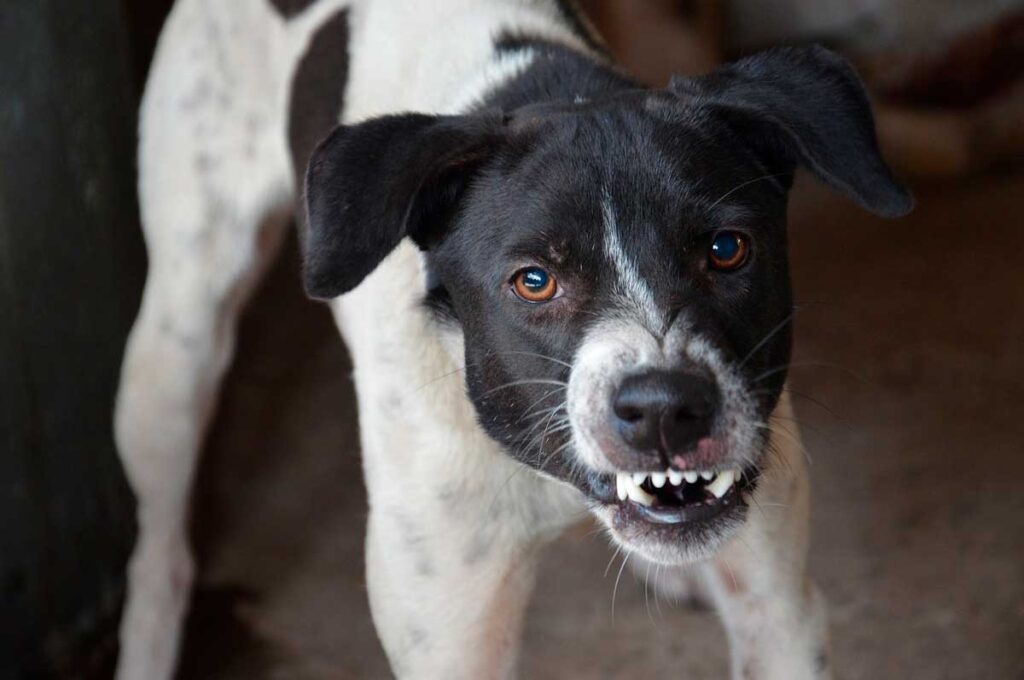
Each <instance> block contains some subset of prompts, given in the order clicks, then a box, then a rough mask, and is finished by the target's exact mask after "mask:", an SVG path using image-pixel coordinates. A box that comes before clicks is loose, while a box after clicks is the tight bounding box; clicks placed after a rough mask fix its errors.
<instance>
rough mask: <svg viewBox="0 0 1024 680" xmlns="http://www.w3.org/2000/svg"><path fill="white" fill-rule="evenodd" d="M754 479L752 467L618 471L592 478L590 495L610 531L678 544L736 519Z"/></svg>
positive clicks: (755, 476)
mask: <svg viewBox="0 0 1024 680" xmlns="http://www.w3.org/2000/svg"><path fill="white" fill-rule="evenodd" d="M756 481H757V471H756V468H753V467H751V468H747V469H743V468H739V467H727V468H723V469H720V470H702V471H692V470H688V471H686V472H680V471H678V470H674V469H671V468H669V469H667V470H664V471H661V472H620V473H618V474H614V475H609V474H602V475H594V476H592V477H591V479H590V486H591V489H592V495H593V497H595V498H596V499H597V500H598V501H599V502H600V503H601V504H602V505H603V506H604V507H605V508H607V509H609V510H610V511H611V513H610V517H609V519H610V520H611V522H612V526H613V528H614V529H615V530H616V531H617V532H618V533H620V534H622V535H623V536H624V537H632V538H640V537H646V538H655V539H660V540H664V541H670V540H678V539H680V538H681V537H683V536H684V535H686V534H691V533H693V532H694V531H698V532H700V533H701V534H705V533H706V531H707V530H709V529H713V528H714V527H715V526H716V525H718V524H719V523H722V524H725V523H727V522H730V521H734V520H738V519H740V518H741V517H742V516H743V513H744V512H745V510H746V501H745V499H744V498H745V496H747V495H748V494H749V493H750V492H751V491H752V490H753V487H754V485H755V484H756Z"/></svg>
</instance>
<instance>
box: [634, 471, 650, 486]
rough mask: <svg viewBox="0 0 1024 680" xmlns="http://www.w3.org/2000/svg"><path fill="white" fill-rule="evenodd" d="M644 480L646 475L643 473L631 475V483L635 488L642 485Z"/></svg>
mask: <svg viewBox="0 0 1024 680" xmlns="http://www.w3.org/2000/svg"><path fill="white" fill-rule="evenodd" d="M645 479H647V475H646V473H643V472H634V473H633V483H634V484H636V485H637V486H640V485H641V484H643V483H644V480H645Z"/></svg>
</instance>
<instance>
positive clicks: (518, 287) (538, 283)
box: [512, 267, 558, 302]
mask: <svg viewBox="0 0 1024 680" xmlns="http://www.w3.org/2000/svg"><path fill="white" fill-rule="evenodd" d="M512 290H514V291H515V293H516V295H518V296H519V297H521V298H522V299H524V300H526V301H527V302H547V301H548V300H551V299H553V298H554V297H555V294H556V293H558V282H557V281H555V277H554V276H552V275H551V274H549V273H548V272H546V271H544V270H543V269H541V268H540V267H527V268H526V269H520V270H519V271H518V272H516V275H515V276H513V277H512Z"/></svg>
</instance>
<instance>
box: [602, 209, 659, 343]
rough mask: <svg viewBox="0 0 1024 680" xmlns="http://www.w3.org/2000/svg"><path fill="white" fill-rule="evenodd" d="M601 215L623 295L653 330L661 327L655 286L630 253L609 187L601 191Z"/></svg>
mask: <svg viewBox="0 0 1024 680" xmlns="http://www.w3.org/2000/svg"><path fill="white" fill-rule="evenodd" d="M601 217H602V219H603V220H604V250H605V254H606V255H607V256H608V259H609V260H611V262H612V266H614V267H615V273H616V281H617V282H618V288H619V292H620V293H621V294H622V299H623V300H624V301H627V302H629V303H632V304H633V305H634V306H635V308H636V311H637V312H638V313H639V314H640V318H641V319H642V320H643V321H644V322H645V324H646V327H647V328H648V329H650V330H651V331H653V332H658V331H660V330H661V326H662V316H663V315H662V314H661V312H660V311H659V310H658V305H657V304H655V302H654V294H653V293H652V292H651V287H650V286H649V285H647V282H646V281H645V280H644V279H643V277H641V276H640V272H639V271H638V270H637V267H636V262H634V261H633V259H632V258H631V257H630V256H629V255H628V254H627V253H626V250H625V248H623V247H622V240H621V238H620V237H619V223H618V219H617V218H616V216H615V204H614V203H613V202H612V197H611V194H609V193H608V190H607V189H606V190H604V191H603V192H602V193H601Z"/></svg>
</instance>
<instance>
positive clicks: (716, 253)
mask: <svg viewBox="0 0 1024 680" xmlns="http://www.w3.org/2000/svg"><path fill="white" fill-rule="evenodd" d="M749 249H750V248H749V246H748V245H747V238H746V237H745V236H744V235H743V234H740V233H737V232H735V231H720V232H718V233H717V234H715V238H714V239H713V240H712V241H711V253H710V254H709V255H708V261H709V262H710V263H711V267H712V268H713V269H717V270H719V271H723V272H731V271H734V270H736V269H739V268H740V267H742V266H743V263H744V262H746V261H747V253H748V251H749Z"/></svg>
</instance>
